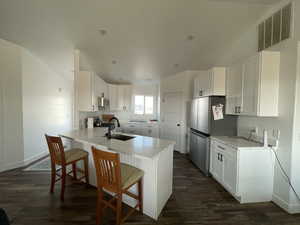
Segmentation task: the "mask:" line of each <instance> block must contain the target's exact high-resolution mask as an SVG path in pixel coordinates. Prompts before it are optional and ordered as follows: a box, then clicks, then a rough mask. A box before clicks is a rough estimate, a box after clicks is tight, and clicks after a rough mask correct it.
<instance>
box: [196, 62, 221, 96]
mask: <svg viewBox="0 0 300 225" xmlns="http://www.w3.org/2000/svg"><path fill="white" fill-rule="evenodd" d="M225 76H226V69H225V67H214V68H212V69H210V70H208V71H201V73H200V74H199V75H198V76H197V77H196V78H195V80H194V98H198V97H201V96H211V95H219V96H220V95H225Z"/></svg>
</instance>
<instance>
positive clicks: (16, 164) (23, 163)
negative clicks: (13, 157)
mask: <svg viewBox="0 0 300 225" xmlns="http://www.w3.org/2000/svg"><path fill="white" fill-rule="evenodd" d="M48 154H49V153H48V151H43V152H41V153H39V154H37V155H35V156H32V157H29V158H27V159H24V160H22V161H17V162H14V163H10V164H8V165H4V166H2V167H0V173H1V172H5V171H8V170H13V169H18V168H21V167H24V166H28V165H29V164H30V163H32V162H34V161H36V160H38V159H40V158H43V157H45V156H47V155H48Z"/></svg>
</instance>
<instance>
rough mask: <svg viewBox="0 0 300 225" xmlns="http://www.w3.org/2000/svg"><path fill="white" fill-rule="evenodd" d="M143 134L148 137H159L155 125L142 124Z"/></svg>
mask: <svg viewBox="0 0 300 225" xmlns="http://www.w3.org/2000/svg"><path fill="white" fill-rule="evenodd" d="M143 135H144V136H148V137H154V138H158V137H159V128H158V126H157V125H152V124H146V125H144V126H143Z"/></svg>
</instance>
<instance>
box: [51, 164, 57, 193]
mask: <svg viewBox="0 0 300 225" xmlns="http://www.w3.org/2000/svg"><path fill="white" fill-rule="evenodd" d="M55 179H56V166H55V164H54V163H51V185H50V193H53V192H54V185H55Z"/></svg>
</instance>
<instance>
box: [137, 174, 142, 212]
mask: <svg viewBox="0 0 300 225" xmlns="http://www.w3.org/2000/svg"><path fill="white" fill-rule="evenodd" d="M138 192H139V208H140V212H141V213H142V214H143V178H141V179H140V180H139V182H138Z"/></svg>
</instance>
